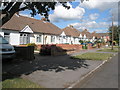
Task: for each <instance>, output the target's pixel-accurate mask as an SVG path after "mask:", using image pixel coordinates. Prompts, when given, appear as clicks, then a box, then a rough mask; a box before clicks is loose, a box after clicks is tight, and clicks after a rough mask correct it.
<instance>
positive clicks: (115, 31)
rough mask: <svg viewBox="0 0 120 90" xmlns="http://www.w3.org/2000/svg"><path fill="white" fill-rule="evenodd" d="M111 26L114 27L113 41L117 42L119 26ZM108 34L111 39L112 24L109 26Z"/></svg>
mask: <svg viewBox="0 0 120 90" xmlns="http://www.w3.org/2000/svg"><path fill="white" fill-rule="evenodd" d="M113 27H114V33H113V38H114V41H116V42H117V43H119V31H120V26H113ZM109 36H110V40H112V26H111V27H109Z"/></svg>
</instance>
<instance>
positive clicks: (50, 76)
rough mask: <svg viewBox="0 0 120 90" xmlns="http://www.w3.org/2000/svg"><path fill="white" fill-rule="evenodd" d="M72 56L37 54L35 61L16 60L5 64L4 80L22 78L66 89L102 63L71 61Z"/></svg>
mask: <svg viewBox="0 0 120 90" xmlns="http://www.w3.org/2000/svg"><path fill="white" fill-rule="evenodd" d="M93 51H95V50H93ZM91 52H92V50H91ZM82 53H83V52H82V51H81V54H82ZM84 53H85V52H84ZM76 54H77V53H76ZM78 54H80V52H78ZM72 55H74V54H72ZM70 56H71V55H62V56H40V55H39V54H35V60H33V61H29V60H17V59H15V60H13V61H12V62H8V63H3V65H2V73H3V77H2V79H3V80H6V79H9V78H15V77H20V76H21V77H22V78H26V79H29V80H30V81H32V82H35V83H37V84H39V85H41V86H43V87H46V88H65V87H68V86H69V85H71V84H72V83H74V82H76V81H77V80H79V79H80V78H81V77H82V76H84V75H85V74H87V73H88V72H90V71H91V70H93V69H94V68H96V67H97V66H98V65H100V64H101V63H102V61H91V60H84V61H83V60H78V59H71V58H70Z"/></svg>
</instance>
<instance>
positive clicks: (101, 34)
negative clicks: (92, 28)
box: [97, 33, 109, 37]
mask: <svg viewBox="0 0 120 90" xmlns="http://www.w3.org/2000/svg"><path fill="white" fill-rule="evenodd" d="M97 34H98V35H99V36H101V37H103V36H109V33H97Z"/></svg>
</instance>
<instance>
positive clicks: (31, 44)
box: [27, 43, 37, 50]
mask: <svg viewBox="0 0 120 90" xmlns="http://www.w3.org/2000/svg"><path fill="white" fill-rule="evenodd" d="M27 46H34V49H35V50H36V49H37V45H36V44H35V43H28V44H27Z"/></svg>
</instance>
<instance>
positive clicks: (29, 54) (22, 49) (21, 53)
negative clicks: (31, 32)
mask: <svg viewBox="0 0 120 90" xmlns="http://www.w3.org/2000/svg"><path fill="white" fill-rule="evenodd" d="M15 51H16V58H18V59H26V60H33V59H34V46H15Z"/></svg>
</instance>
